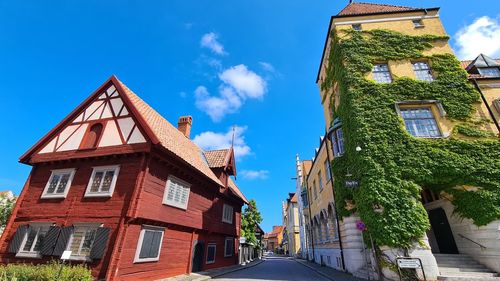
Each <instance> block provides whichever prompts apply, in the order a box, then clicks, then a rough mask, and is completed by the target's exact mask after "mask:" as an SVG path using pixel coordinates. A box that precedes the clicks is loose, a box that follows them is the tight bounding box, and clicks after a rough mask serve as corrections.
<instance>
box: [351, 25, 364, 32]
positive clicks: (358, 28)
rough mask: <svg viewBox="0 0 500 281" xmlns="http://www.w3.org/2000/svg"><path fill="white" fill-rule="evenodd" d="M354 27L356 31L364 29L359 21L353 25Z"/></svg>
mask: <svg viewBox="0 0 500 281" xmlns="http://www.w3.org/2000/svg"><path fill="white" fill-rule="evenodd" d="M352 29H354V30H356V31H361V30H362V29H361V24H359V23H358V24H353V25H352Z"/></svg>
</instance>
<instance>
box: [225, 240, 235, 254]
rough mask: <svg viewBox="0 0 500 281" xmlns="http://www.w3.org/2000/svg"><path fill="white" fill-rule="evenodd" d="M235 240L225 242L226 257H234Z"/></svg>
mask: <svg viewBox="0 0 500 281" xmlns="http://www.w3.org/2000/svg"><path fill="white" fill-rule="evenodd" d="M233 248H234V239H233V238H231V237H229V238H226V240H225V241H224V257H230V256H232V255H233Z"/></svg>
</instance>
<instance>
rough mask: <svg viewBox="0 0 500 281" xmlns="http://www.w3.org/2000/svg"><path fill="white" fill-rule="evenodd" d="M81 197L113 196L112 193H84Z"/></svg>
mask: <svg viewBox="0 0 500 281" xmlns="http://www.w3.org/2000/svg"><path fill="white" fill-rule="evenodd" d="M83 197H84V198H93V197H108V198H111V197H113V195H112V194H109V193H86V194H85V195H84V196H83Z"/></svg>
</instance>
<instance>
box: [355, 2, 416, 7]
mask: <svg viewBox="0 0 500 281" xmlns="http://www.w3.org/2000/svg"><path fill="white" fill-rule="evenodd" d="M351 4H368V5H376V6H388V7H397V8H407V9H419V8H415V7H410V6H402V5H392V4H378V3H368V2H352V3H350V4H349V5H351Z"/></svg>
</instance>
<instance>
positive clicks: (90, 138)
mask: <svg viewBox="0 0 500 281" xmlns="http://www.w3.org/2000/svg"><path fill="white" fill-rule="evenodd" d="M102 127H103V126H102V124H101V123H97V124H94V125H92V127H90V129H89V130H88V131H87V134H86V135H85V137H84V138H83V142H82V145H81V149H88V148H96V147H97V143H98V142H99V139H100V138H101V134H102Z"/></svg>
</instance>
